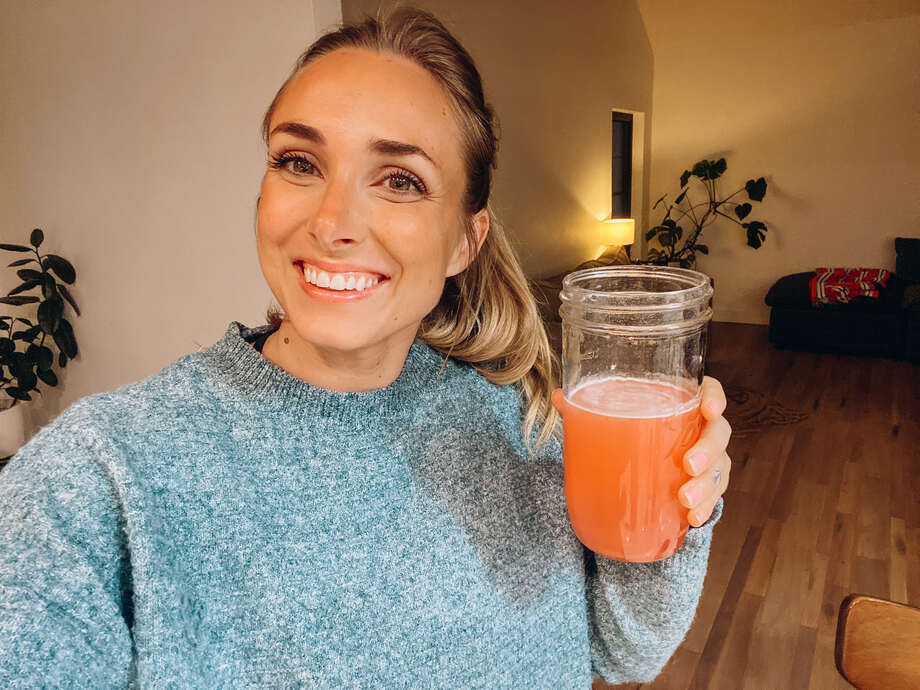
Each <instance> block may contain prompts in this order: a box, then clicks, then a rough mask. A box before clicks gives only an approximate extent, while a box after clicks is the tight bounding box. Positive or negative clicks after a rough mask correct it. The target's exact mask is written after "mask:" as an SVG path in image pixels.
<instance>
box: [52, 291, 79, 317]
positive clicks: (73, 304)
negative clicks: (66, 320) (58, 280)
mask: <svg viewBox="0 0 920 690" xmlns="http://www.w3.org/2000/svg"><path fill="white" fill-rule="evenodd" d="M57 288H58V290H60V291H61V294H62V295H64V299H66V300H67V301H68V302H70V306H71V307H73V310H74V311H75V312H76V313H77V316H80V307H78V306H77V303H76V302H75V301H74V299H73V297H71V295H70V290H68V289H67V287H66V286H64V285H58V286H57Z"/></svg>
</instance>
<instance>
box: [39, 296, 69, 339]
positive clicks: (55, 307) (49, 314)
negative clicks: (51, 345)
mask: <svg viewBox="0 0 920 690" xmlns="http://www.w3.org/2000/svg"><path fill="white" fill-rule="evenodd" d="M63 313H64V302H63V300H62V299H61V298H60V297H57V298H54V299H48V300H45V301H44V302H42V303H41V304H40V305H39V307H38V323H40V324H41V327H42V330H43V331H44V332H45V333H47V334H48V335H53V334H54V332H55V331H57V329H58V328H59V326H60V323H61V315H62V314H63Z"/></svg>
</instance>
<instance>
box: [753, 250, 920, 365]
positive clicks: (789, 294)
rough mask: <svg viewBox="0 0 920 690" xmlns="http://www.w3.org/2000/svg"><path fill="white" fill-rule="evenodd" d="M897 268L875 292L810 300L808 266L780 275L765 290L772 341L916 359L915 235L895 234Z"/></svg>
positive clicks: (919, 273)
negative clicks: (834, 300)
mask: <svg viewBox="0 0 920 690" xmlns="http://www.w3.org/2000/svg"><path fill="white" fill-rule="evenodd" d="M895 251H896V252H897V268H896V270H895V273H893V274H892V275H891V277H890V279H889V280H888V284H887V286H886V287H885V288H882V289H880V290H879V296H878V298H869V297H858V298H856V299H854V300H852V301H851V302H849V303H847V304H830V305H821V306H817V307H816V306H814V305H812V303H811V295H810V293H809V288H808V284H809V282H810V280H811V278H812V277H813V276H814V272H804V273H794V274H792V275H788V276H784V277H782V278H780V279H779V280H778V281H776V283H774V285H773V287H771V288H770V291H769V292H768V293H767V295H766V298H765V301H766V303H767V305H768V306H770V307H771V309H770V329H769V338H770V342H771V343H773V344H774V345H777V346H778V347H788V348H793V349H806V350H817V351H832V352H844V353H849V354H862V355H881V356H885V357H897V358H905V359H908V360H910V361H912V362H917V363H920V238H904V237H899V238H897V239H896V240H895Z"/></svg>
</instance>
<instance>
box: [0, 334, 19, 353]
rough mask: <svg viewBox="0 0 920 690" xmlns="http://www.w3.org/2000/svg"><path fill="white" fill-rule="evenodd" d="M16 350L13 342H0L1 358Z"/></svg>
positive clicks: (5, 339) (5, 340) (7, 340)
mask: <svg viewBox="0 0 920 690" xmlns="http://www.w3.org/2000/svg"><path fill="white" fill-rule="evenodd" d="M15 349H16V346H15V345H14V344H13V341H12V340H9V339H7V338H4V339H3V340H0V357H6V356H7V355H9V354H10V353H11V352H12V351H13V350H15Z"/></svg>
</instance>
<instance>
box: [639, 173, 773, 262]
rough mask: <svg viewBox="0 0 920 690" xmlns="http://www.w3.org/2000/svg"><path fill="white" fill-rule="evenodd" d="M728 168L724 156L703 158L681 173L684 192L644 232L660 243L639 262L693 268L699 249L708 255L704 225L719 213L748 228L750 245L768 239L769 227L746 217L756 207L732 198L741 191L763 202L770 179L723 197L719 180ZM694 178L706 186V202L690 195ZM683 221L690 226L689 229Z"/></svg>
mask: <svg viewBox="0 0 920 690" xmlns="http://www.w3.org/2000/svg"><path fill="white" fill-rule="evenodd" d="M726 167H727V166H726V164H725V159H724V158H720V159H719V160H717V161H711V160H706V159H703V160H701V161H699V162H698V163H697V164H696V165H694V166H693V168H692V169H691V170H684V172H683V174H682V175H681V176H680V187H681V190H682V191H681V192H680V194H679V195H678V196H677V198H676V199H675V200H674V202H673V203H671V204H668V205H667V208H666V210H665V214H664V218H663V219H662V221H661V223H659V224H658V225H656V226H655V227H653V228H651V229H650V230H649V231H648V232H647V233H646V235H645V239H646V240H647V241H651V240H655V241H656V242H657V245H658V246H652V247H649V250H648V258H647V259H646V260H645V261H639V262H637V263H645V264H656V265H661V266H680V267H681V268H693V267H694V265H695V264H696V255H697V252H699V253H700V254H709V247H708V246H707V245H705V244H701V243H700V240H701V239H702V238H701V235H702V232H703V228H705V227H706V226H707V225H709V224H711V223H712V222H713V221H714V220H716V219H717V218H718V217H720V216H721V217H723V218H728V220H730V221H732V222H733V223H736V224H737V225H739V226H740V227H741V228H742V229H743V230H744V231H745V234H746V236H747V244H748V246H750V247H753V248H754V249H759V248H760V246H761V245H762V244H763V241H764V239H765V238H766V234H767V226H766V225H765V224H764V223H763V222H761V221H759V220H746V219H747V218H748V216H749V215H750V213H751V210H752V209H753V207H752V206H751V204H750V203H748V202H747V201H745V202H744V203H738V202H737V201H733V200H732V199H733V198H734V197H735V196H736V195H738V194H740V193H741V192H746V193H747V198H748V200H750V201H755V202H760V201H762V200H763V197H764V194H766V192H767V182H766V180H764V178H762V177H760V178H757V179H756V180H754V179H751V180H748V181H747V182H746V183H745V185H744V187H742V188H741V189H739V190H737V191H735V192H733V193H732V194H729V195H728V196H727V197H725V198H724V199H723V198H720V196H721V195H720V194H719V189H718V180H719V178H720V177H721V176H722V173H724V172H725V168H726ZM692 179H696V180H697V181H698V184H697V186H698V187H699V186H702V187H703V189H705V191H706V196H707V199H706V200H705V201H699V202H694V201H693V200H692V199H691V198H690V197H689V196H688V193H689V192H690V187H688V183H689V182H690V181H691V180H692ZM666 196H667V194H665V195H664V196H662V197H661V198H660V199H658V201H656V202H655V204H654V205H653V206H652V208H653V209H654V208H657V207H658V205H659V204H663V203H664V199H665V197H666ZM682 223H683V224H685V225H686V226H687V229H686V230H685V229H684V225H682ZM682 240H683V241H682Z"/></svg>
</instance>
